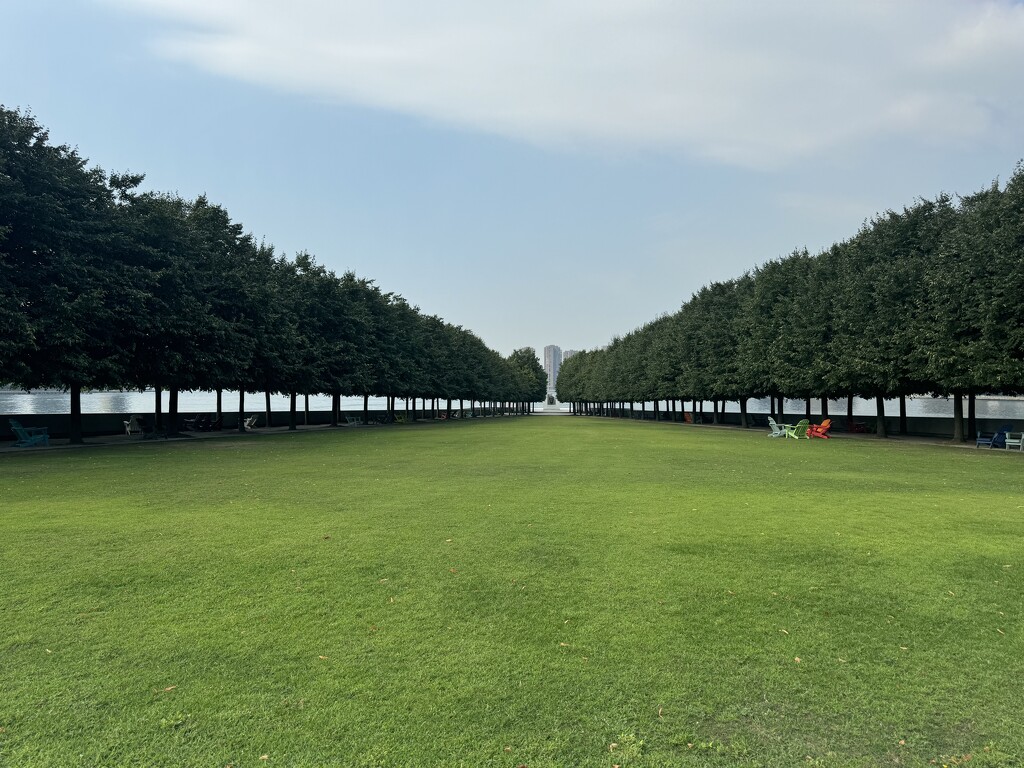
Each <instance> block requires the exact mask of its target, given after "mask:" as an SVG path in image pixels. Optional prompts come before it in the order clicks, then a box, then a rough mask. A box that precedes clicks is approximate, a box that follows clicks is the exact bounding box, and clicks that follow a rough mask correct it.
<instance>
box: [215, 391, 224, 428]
mask: <svg viewBox="0 0 1024 768" xmlns="http://www.w3.org/2000/svg"><path fill="white" fill-rule="evenodd" d="M223 394H224V390H223V389H218V390H217V417H216V418H217V423H218V424H219V423H220V420H221V419H222V418H224V409H223V408H222V407H221V405H222V402H221V397H222V396H223Z"/></svg>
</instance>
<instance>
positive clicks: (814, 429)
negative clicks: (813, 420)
mask: <svg viewBox="0 0 1024 768" xmlns="http://www.w3.org/2000/svg"><path fill="white" fill-rule="evenodd" d="M831 428H832V419H825V420H824V421H823V422H821V424H811V426H809V427H808V428H807V437H808V438H811V437H820V438H822V439H824V440H828V439H829V438H830V437H831V435H829V433H828V431H829V430H830V429H831Z"/></svg>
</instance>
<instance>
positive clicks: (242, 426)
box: [238, 389, 245, 432]
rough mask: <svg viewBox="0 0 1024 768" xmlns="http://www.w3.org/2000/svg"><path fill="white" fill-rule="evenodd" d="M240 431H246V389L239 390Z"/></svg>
mask: <svg viewBox="0 0 1024 768" xmlns="http://www.w3.org/2000/svg"><path fill="white" fill-rule="evenodd" d="M238 431H239V432H245V390H244V389H239V390H238Z"/></svg>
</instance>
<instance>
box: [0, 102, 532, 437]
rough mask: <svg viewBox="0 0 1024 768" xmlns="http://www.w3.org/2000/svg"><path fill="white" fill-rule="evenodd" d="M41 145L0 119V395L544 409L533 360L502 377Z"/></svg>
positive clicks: (300, 269) (434, 335) (367, 299)
mask: <svg viewBox="0 0 1024 768" xmlns="http://www.w3.org/2000/svg"><path fill="white" fill-rule="evenodd" d="M48 140H49V137H48V135H47V132H46V131H45V130H44V129H43V128H42V127H41V126H40V125H39V124H38V123H37V122H36V121H35V119H34V118H33V117H32V116H31V115H29V114H22V113H20V112H18V111H11V110H7V109H4V108H3V107H0V383H11V384H17V385H20V386H22V387H25V388H32V387H43V386H46V387H58V388H64V389H70V390H71V392H72V397H73V401H74V400H75V399H77V396H78V393H79V392H80V391H81V389H82V388H101V387H103V388H106V387H110V388H138V389H144V388H146V387H156V388H160V389H165V390H170V391H171V392H172V393H176V392H177V391H179V390H194V389H207V390H213V389H238V390H240V391H242V392H267V393H270V392H280V393H293V394H294V393H302V394H312V393H317V392H327V393H331V394H336V395H341V394H355V395H397V396H399V397H439V396H440V397H458V398H467V399H478V400H481V399H486V400H490V401H505V402H508V401H512V400H526V399H533V398H535V397H536V399H540V398H542V397H543V393H542V392H541V393H540V394H539V395H538V394H537V386H536V370H535V367H536V366H539V363H536V358H535V356H534V364H536V365H535V366H534V365H531V364H530V363H529V362H528V361H526V360H525V359H521V358H522V356H520V357H518V358H516V359H510V360H509V361H505V360H503V359H502V358H501V357H500V356H499V355H498V354H497V353H496V352H494V351H493V350H489V349H488V348H487V347H486V346H485V345H484V343H483V342H482V341H480V339H478V338H477V337H476V336H474V335H473V334H472V333H470V332H468V331H465V330H463V329H462V328H458V327H456V326H451V325H448V324H447V323H445V322H444V321H443V320H441V319H440V318H436V317H426V316H424V315H422V314H421V313H420V312H419V310H418V309H417V308H415V307H412V306H410V305H409V304H408V303H407V302H406V301H405V299H403V298H402V297H401V296H396V295H394V294H386V293H383V292H381V291H380V289H378V288H377V287H376V286H375V285H374V284H373V283H372V282H371V281H369V280H364V279H361V278H357V277H356V276H355V275H353V274H351V273H346V274H345V275H343V276H341V277H340V278H339V277H336V276H335V275H334V274H333V273H331V272H329V271H327V270H325V269H324V268H323V267H321V266H319V265H318V264H317V263H316V260H315V259H314V258H313V257H312V256H310V255H309V254H305V253H301V254H299V255H297V256H296V258H295V260H294V261H289V260H287V259H285V258H283V257H280V256H278V255H276V254H275V253H274V249H273V248H272V247H271V246H269V245H266V244H264V243H257V242H256V241H255V240H254V238H253V237H252V235H250V234H248V233H246V232H245V231H244V229H243V227H242V225H241V224H238V223H237V222H234V221H232V220H231V217H230V216H229V215H228V213H227V211H225V210H224V209H223V208H222V207H220V206H218V205H215V204H213V203H211V202H210V201H208V200H207V199H206V198H205V197H199V198H198V199H196V200H194V201H188V200H183V199H181V198H180V197H178V196H176V195H168V194H161V193H153V192H149V193H138V192H136V187H137V186H138V185H139V183H140V182H141V181H142V176H139V175H132V174H122V175H117V174H115V175H112V176H110V177H109V178H108V177H107V176H106V175H105V174H104V173H103V172H102V171H101V170H100V169H98V168H89V167H87V165H86V161H85V160H84V159H83V158H81V157H80V156H79V155H78V153H77V152H76V151H75V150H73V149H70V148H68V147H63V146H61V147H54V146H51V145H50V144H49V143H48ZM171 402H172V407H171V408H172V413H171V414H170V416H171V420H170V429H172V430H173V429H174V428H175V426H176V425H175V421H174V413H173V411H174V408H175V406H174V402H175V397H174V395H173V394H172V398H171ZM72 412H73V414H74V405H73V406H72ZM72 433H73V434H74V433H75V429H74V425H73V426H72Z"/></svg>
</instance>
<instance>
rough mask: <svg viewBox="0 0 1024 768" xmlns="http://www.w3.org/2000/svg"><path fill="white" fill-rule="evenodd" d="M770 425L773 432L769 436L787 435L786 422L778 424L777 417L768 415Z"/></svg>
mask: <svg viewBox="0 0 1024 768" xmlns="http://www.w3.org/2000/svg"><path fill="white" fill-rule="evenodd" d="M768 426H769V427H771V430H772V433H771V434H770V435H768V437H785V436H786V427H787V426H788V425H786V424H777V423H776V422H775V419H773V418H772V417H771V416H769V417H768Z"/></svg>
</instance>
